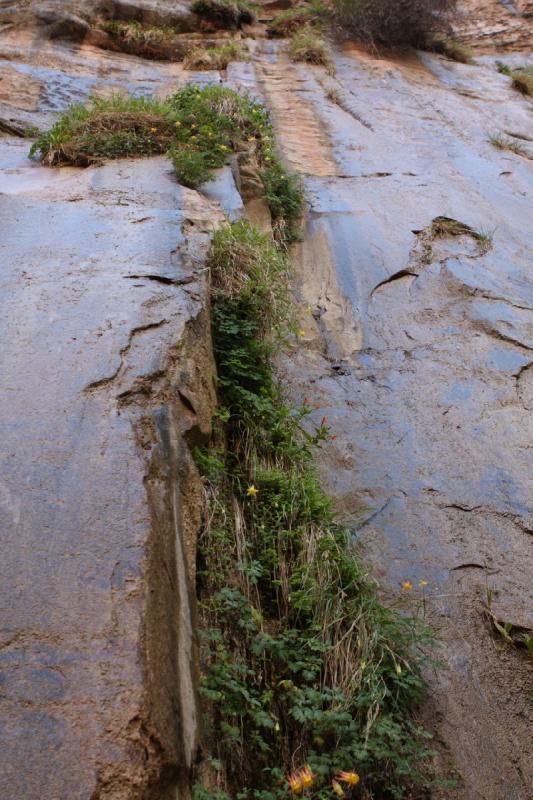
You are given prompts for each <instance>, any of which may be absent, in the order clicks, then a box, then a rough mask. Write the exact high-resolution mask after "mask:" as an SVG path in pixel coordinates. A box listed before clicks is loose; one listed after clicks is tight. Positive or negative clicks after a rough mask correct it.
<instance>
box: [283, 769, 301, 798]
mask: <svg viewBox="0 0 533 800" xmlns="http://www.w3.org/2000/svg"><path fill="white" fill-rule="evenodd" d="M287 781H288V783H289V788H290V790H291V792H292V793H293V794H301V793H302V791H303V788H304V785H303V782H302V777H301V775H300V773H299V772H292V773H291V774H290V775H289V777H288V778H287Z"/></svg>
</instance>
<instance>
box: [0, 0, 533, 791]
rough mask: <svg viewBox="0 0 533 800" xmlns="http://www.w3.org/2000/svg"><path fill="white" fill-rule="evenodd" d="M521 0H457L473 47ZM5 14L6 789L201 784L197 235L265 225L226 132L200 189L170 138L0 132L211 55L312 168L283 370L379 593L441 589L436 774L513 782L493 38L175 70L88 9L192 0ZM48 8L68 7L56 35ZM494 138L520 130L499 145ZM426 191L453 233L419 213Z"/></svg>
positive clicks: (505, 175)
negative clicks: (308, 412) (43, 159)
mask: <svg viewBox="0 0 533 800" xmlns="http://www.w3.org/2000/svg"><path fill="white" fill-rule="evenodd" d="M269 5H271V6H272V9H273V6H274V4H267V6H269ZM277 5H278V7H279V8H281V7H285V6H286V4H285V3H278V4H277ZM508 5H509V4H507V5H505V6H504V5H502V4H497V3H495V2H490V3H489V2H487V3H486V4H485V5H483V7H482V6H481V5H478V6H475V9H474V4H473V3H472V4H469V6H468V8H469V9H470V10H471V12H472V14H473V15H474V16H475V19H476V20H477V21H476V24H475V25H473V26H472V25H471V33H470V34H467V33H466V34H465V38H466V39H467V40H468V41H469V43H470V44H474V45H476V43H479V47H480V49H481V50H483V49H486V48H487V44H486V38H488V37H489V36H490V37H492V38H491V42H492V44H494V43H496V44H497V46H498V47H503V48H507V49H510V48H514V49H517V50H518V51H523V50H524V48H525V47H526V46H528V45H527V42H528V41H530V40H528V39H527V37H528V36H529V34H528V33H527V31H528V30H529V29H528V27H527V25H529V22H527V20H529V17H528V16H527V15H528V14H529V11H528V8H527V4H526V3H520V4H519V3H516V4H514V6H513V8H514V10H513V9H510V8H509V7H508ZM67 6H68V7H67ZM37 7H39V8H40V9H41V10H40V11H39V13H41V14H43V13H45V15H48V16H46V18H44V17H42V18H41V20H40V21H36V19H37V16H36V13H35V12H36V9H37V11H38V8H37ZM43 9H44V11H43ZM272 9H269V8H267V10H266V11H265V18H266V17H267V16H268V15H269V14H270V13H271V12H272V13H274V11H275V9H274V10H272ZM0 11H2V17H1V20H2V21H3V22H6V20H7V24H5V25H4V26H3V28H0V32H1V35H0V204H1V205H2V221H3V224H2V235H1V238H0V248H1V250H0V252H1V253H2V255H3V258H2V263H3V264H4V266H3V269H2V273H1V276H0V277H1V281H2V289H1V293H0V297H1V305H0V320H1V322H0V324H1V325H2V328H3V333H2V341H3V342H5V343H6V345H5V346H4V352H3V359H2V371H3V375H2V380H1V382H0V386H1V391H2V393H3V398H2V408H3V412H2V431H1V434H2V441H3V448H2V457H1V458H2V460H1V469H0V516H1V518H2V522H1V525H2V530H3V531H5V541H6V545H5V558H4V564H3V567H2V571H3V572H2V574H3V577H2V584H3V588H4V592H3V596H4V602H5V608H4V610H3V612H2V647H1V649H0V670H1V674H2V680H3V683H2V686H3V693H4V701H3V702H4V707H3V709H2V734H1V737H2V752H3V758H2V765H3V773H2V777H1V778H0V795H1V796H2V797H3V796H5V797H15V796H18V797H22V798H28V800H29V798H34V797H35V798H41V797H42V798H45V797H46V798H54V800H55V799H56V798H57V800H67V798H68V800H73V799H75V798H80V800H82V799H83V800H104V799H105V800H110V799H111V798H112V799H113V800H135V799H136V798H139V799H140V798H142V799H143V800H144V799H145V798H147V799H148V800H156V798H157V800H167V798H169V799H170V798H171V797H172V798H174V797H175V796H176V790H177V789H179V790H180V797H181V796H183V797H186V796H187V789H186V783H187V776H186V772H187V766H188V764H190V761H191V759H192V758H193V757H194V750H195V747H196V743H197V712H196V700H195V689H194V687H195V681H196V674H195V673H196V669H197V665H196V662H195V652H194V641H193V636H192V626H193V623H194V619H193V616H194V612H193V607H192V605H191V601H190V580H191V577H192V576H193V574H194V557H195V554H194V550H195V542H194V536H195V530H196V528H197V525H198V513H199V497H198V485H197V483H196V478H195V473H194V469H193V467H192V465H191V462H190V457H189V454H188V453H189V451H188V446H187V445H186V441H187V442H189V443H190V442H194V441H198V440H201V439H202V437H203V436H205V435H206V434H207V431H208V420H209V417H210V412H211V409H212V404H213V389H212V385H211V381H210V376H211V374H212V364H211V362H210V354H209V341H208V330H209V326H208V324H207V319H206V316H205V304H204V300H205V285H204V274H203V272H202V258H203V253H204V252H205V248H206V246H207V239H208V231H209V230H210V229H211V228H212V226H213V225H214V224H216V223H217V221H219V220H220V219H221V213H220V211H219V207H221V208H222V209H223V210H224V211H225V212H226V214H227V215H228V216H229V217H230V218H237V217H239V216H240V215H241V214H242V213H246V214H247V215H248V216H249V217H250V218H252V219H255V220H256V221H257V222H258V223H259V224H260V225H261V226H262V227H264V228H268V226H269V224H270V219H269V215H268V213H267V210H266V208H265V204H264V200H263V199H261V198H256V197H254V196H253V194H254V192H253V191H251V190H250V193H251V197H250V198H247V196H246V195H247V189H246V188H245V189H243V188H242V184H243V183H244V185H245V187H248V189H250V187H251V188H253V184H254V179H255V176H254V173H253V169H252V168H251V167H250V165H249V164H246V163H244V164H242V163H241V164H240V163H239V159H238V158H236V159H235V160H234V161H235V163H233V164H232V165H231V167H226V168H224V169H223V170H221V171H220V172H219V173H218V174H217V175H216V176H215V177H214V179H213V181H211V182H210V184H208V185H206V186H205V187H204V196H203V197H202V196H201V195H200V194H198V193H195V192H191V191H188V190H185V189H183V188H182V187H179V186H178V185H177V183H176V182H175V180H174V179H173V178H172V176H171V175H170V167H169V164H168V162H167V161H166V160H165V159H154V160H149V161H137V162H129V161H120V162H114V163H110V164H107V165H105V166H103V167H99V168H90V169H88V170H85V171H81V170H74V169H68V168H67V169H62V170H53V169H45V168H42V167H39V166H37V165H35V164H32V163H31V162H29V161H28V160H27V157H26V156H27V150H28V147H29V143H28V142H25V141H23V140H22V139H21V138H15V137H14V136H13V134H20V133H23V132H24V130H25V129H28V128H29V127H30V126H32V125H39V126H41V127H43V128H44V127H46V126H47V125H49V124H50V123H51V121H53V119H55V117H56V115H57V113H58V112H60V111H62V110H63V109H65V108H66V107H67V106H68V105H70V104H71V103H73V102H81V101H84V100H86V99H87V98H88V97H89V95H90V94H92V93H96V94H103V95H105V94H109V93H112V92H115V91H118V90H120V91H125V92H129V93H133V94H137V95H141V94H156V95H158V96H164V95H166V94H169V93H170V92H171V91H172V90H175V89H176V88H177V87H179V86H180V85H183V84H184V83H185V82H186V81H187V80H194V81H195V82H199V83H205V82H207V81H215V82H219V81H222V80H225V81H226V82H227V83H228V84H229V85H231V86H233V87H234V88H237V89H239V90H241V91H246V92H249V93H251V94H253V95H254V96H257V97H259V98H260V99H262V101H263V102H265V104H266V105H267V106H268V107H269V109H270V110H271V112H272V116H273V121H274V125H275V129H276V134H277V137H278V140H279V143H280V146H281V149H282V152H283V155H284V158H285V160H286V161H287V163H288V164H289V165H290V166H292V167H293V169H295V170H297V171H300V172H302V173H303V174H304V175H305V176H306V177H305V186H306V191H307V198H308V203H309V208H308V214H307V220H306V234H305V238H304V241H303V242H302V243H301V244H300V245H297V246H296V248H295V251H294V258H295V263H296V265H297V268H298V293H299V297H300V299H301V311H302V327H303V328H304V330H305V335H304V336H303V337H302V346H301V347H299V348H298V349H297V350H295V351H294V352H292V353H291V355H290V359H289V362H288V363H286V364H285V367H283V366H282V373H284V374H285V376H286V378H287V384H288V387H289V389H290V391H291V392H292V393H293V394H294V396H295V397H297V398H298V399H301V398H302V397H303V396H307V397H308V398H309V399H310V400H311V399H312V400H313V401H314V402H316V403H317V404H319V405H320V406H321V409H320V410H317V412H316V413H317V415H318V418H321V417H322V416H323V415H324V413H326V414H327V416H328V418H329V421H330V423H331V425H332V433H333V434H334V435H335V437H336V438H335V439H334V440H332V441H330V442H328V444H327V446H325V447H324V450H323V459H322V461H321V464H320V466H321V468H322V471H323V475H324V480H325V483H326V484H327V486H328V488H330V489H331V490H332V491H333V492H334V493H335V494H337V495H338V496H339V498H340V500H339V507H340V510H341V511H342V512H343V513H345V514H346V516H347V517H349V518H355V519H356V520H358V524H357V536H358V538H359V539H360V541H361V546H362V547H363V548H364V550H365V552H366V554H367V556H368V557H369V559H370V560H371V561H372V563H373V564H374V572H375V574H376V577H377V579H378V580H379V582H380V585H381V587H382V590H383V591H384V593H385V594H387V595H390V596H391V597H392V598H393V599H394V600H395V599H396V598H397V595H398V592H399V591H400V589H399V587H400V585H401V582H402V581H403V580H406V579H409V580H411V581H412V582H413V584H414V586H415V589H414V591H413V594H415V595H416V597H418V598H420V597H421V595H422V590H421V589H420V588H419V581H427V583H428V585H427V587H426V588H424V604H425V608H426V612H427V614H428V617H429V619H430V621H431V622H432V624H433V625H434V626H435V627H436V629H437V632H438V634H439V636H440V637H441V639H442V641H443V647H442V651H441V653H440V657H441V659H442V661H443V662H444V665H445V668H444V669H443V670H439V671H436V672H435V673H434V674H433V673H432V674H431V675H429V678H430V682H431V686H432V694H431V699H430V702H429V704H428V706H427V708H426V711H425V714H426V721H427V723H428V725H429V726H430V727H431V728H432V729H433V730H434V731H435V733H436V738H437V745H438V748H439V750H440V753H441V758H442V771H443V772H445V771H446V766H447V763H448V762H450V763H452V764H454V765H455V767H456V768H457V769H458V771H459V773H460V776H461V779H462V784H461V787H460V789H458V790H457V791H456V792H454V791H453V790H446V791H444V793H443V794H442V797H443V798H447V799H448V798H449V800H452V799H453V800H481V799H482V800H529V797H530V786H531V784H532V783H533V777H532V765H531V752H530V731H531V722H532V719H531V708H530V707H529V706H528V696H530V693H531V688H532V682H531V671H530V670H529V668H528V667H527V665H526V661H525V659H524V657H523V654H522V653H521V652H519V651H518V650H514V649H512V648H509V647H505V646H504V645H503V643H502V642H501V641H499V640H498V639H497V638H495V637H494V631H493V630H492V629H491V628H490V625H489V624H488V622H487V619H486V616H485V615H484V613H483V606H484V604H485V602H486V590H487V588H490V589H491V590H492V592H493V611H494V613H495V615H496V616H497V618H498V619H500V620H502V621H504V622H512V623H513V624H515V625H519V626H521V627H523V629H524V630H531V629H532V628H533V619H532V617H531V609H532V603H531V599H532V598H531V586H532V583H533V582H532V575H533V565H532V557H533V556H532V539H531V536H532V531H533V511H532V508H533V484H532V479H531V475H532V471H531V457H530V454H531V449H532V445H533V442H532V437H533V428H532V421H531V409H532V408H533V377H532V376H533V366H532V364H533V358H532V355H531V354H532V352H533V283H532V278H531V243H530V241H529V238H530V237H529V228H530V210H531V193H532V160H531V157H530V156H533V145H531V144H530V139H531V138H532V135H531V109H532V105H531V101H530V100H528V99H527V98H525V97H522V96H520V95H518V94H517V93H516V92H513V90H512V89H511V87H510V82H509V79H508V78H507V77H506V76H504V75H500V74H498V72H497V70H496V65H495V59H496V57H497V56H478V57H477V61H478V64H477V66H467V65H460V64H455V63H452V62H449V61H447V60H445V59H443V58H440V57H438V56H433V55H427V54H412V55H410V56H405V57H394V58H387V57H382V58H376V57H374V56H371V55H369V54H367V53H365V52H363V51H362V50H361V49H359V48H357V47H355V46H353V45H346V46H345V47H343V48H342V49H341V50H339V52H338V53H337V54H336V69H337V72H336V76H332V75H328V74H326V72H325V71H324V70H323V69H322V68H316V67H311V66H307V65H306V66H305V67H301V66H296V65H293V64H291V63H290V62H289V60H288V57H287V54H286V44H285V43H283V42H269V41H265V40H263V39H262V38H261V37H260V36H259V37H258V38H255V39H250V40H248V41H247V45H248V48H249V50H250V53H251V61H250V62H249V63H241V64H233V65H230V67H229V68H228V70H227V73H225V74H220V73H217V72H213V71H212V72H209V73H194V74H193V73H188V72H187V71H185V70H183V69H182V68H181V66H180V65H179V64H171V63H165V62H157V63H155V62H150V61H146V60H142V59H140V58H135V57H132V56H129V55H125V54H123V53H111V52H109V51H105V50H102V49H100V48H99V47H96V46H94V44H95V43H96V42H91V37H90V35H89V36H84V37H83V39H84V41H83V42H81V43H79V42H76V41H74V40H73V39H76V38H77V37H78V38H79V37H81V33H79V32H80V31H81V30H83V29H84V27H85V25H86V24H89V26H92V24H93V20H94V19H95V18H96V15H97V14H102V13H103V14H106V15H108V16H111V17H114V18H120V19H134V20H138V21H143V22H145V23H147V24H175V23H174V21H173V20H174V18H173V17H171V15H172V14H175V15H177V16H178V17H180V18H183V15H184V14H185V15H186V14H187V12H188V9H187V7H186V6H182V5H181V4H176V3H170V2H156V1H155V0H153V1H152V0H150V2H149V1H148V0H147V1H146V2H141V0H138V1H136V2H129V0H128V2H126V1H125V0H124V1H122V0H120V1H119V0H116V2H108V3H100V4H97V3H82V4H75V3H69V4H65V3H62V2H55V3H54V2H52V0H50V2H47V3H38V4H37V3H35V4H32V3H25V4H16V5H15V6H14V5H13V4H7V5H6V4H4V5H2V4H1V3H0ZM515 11H516V14H515ZM3 12H6V14H5V15H4V14H3ZM25 15H26V16H25ZM50 15H52V16H50ZM54 15H55V16H54ZM68 15H73V16H74V17H75V20H74V23H72V19H70V17H69V19H70V22H69V21H68V19H67V16H68ZM169 15H170V16H169ZM473 18H474V17H473ZM17 20H19V22H20V21H21V20H22V21H23V20H26V21H27V24H26V22H24V24H22V23H21V24H20V25H17V24H16V22H17ZM516 20H518V23H519V27H518V26H517V25H516V24H515V22H516ZM467 22H469V20H468V19H467ZM58 23H60V24H61V25H70V24H71V23H72V24H73V25H74V27H73V28H72V29H70V31H66V32H65V31H63V32H62V33H60V34H58V36H59V38H54V37H53V31H52V29H53V26H54V25H57V24H58ZM465 24H466V23H465ZM77 26H78V27H77ZM491 26H492V28H491ZM494 26H496V27H497V30H498V31H499V33H498V32H496V33H495V27H494ZM498 26H499V27H498ZM91 30H92V28H91ZM465 30H466V28H465ZM491 30H492V33H491ZM77 31H78V32H77ZM482 31H485V33H482ZM254 35H255V34H254ZM469 36H470V40H469V39H468V37H469ZM51 37H52V38H51ZM505 60H506V63H509V64H510V66H519V65H521V64H522V63H523V62H524V54H523V52H518V53H517V54H516V55H513V54H512V53H510V54H508V53H506V57H505ZM331 90H334V92H332V91H331ZM332 98H333V99H332ZM2 132H4V134H7V135H4V136H3V137H2ZM490 132H505V133H506V135H510V136H512V137H515V139H516V140H517V141H520V142H522V143H523V144H524V146H525V147H526V155H524V156H519V155H515V154H513V153H509V152H499V151H496V150H495V149H494V148H493V147H492V146H491V145H490V144H489V143H488V141H487V136H488V133H490ZM241 161H242V159H241ZM245 161H246V160H245ZM243 166H244V169H243ZM238 186H240V187H241V190H242V194H243V195H244V201H245V203H243V199H242V198H241V195H240V194H239V192H238V189H237V187H238ZM439 217H447V218H450V219H453V220H456V221H458V222H459V223H462V224H463V225H466V226H469V229H467V228H463V229H462V230H461V231H460V232H459V233H457V232H456V233H455V234H441V235H435V232H434V230H433V229H432V224H433V221H434V220H436V219H437V218H439ZM480 232H481V237H479V233H480ZM184 437H186V438H184ZM29 732H31V733H30V734H29ZM51 764H52V765H53V768H52V769H51V768H50V765H51Z"/></svg>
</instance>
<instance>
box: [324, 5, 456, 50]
mask: <svg viewBox="0 0 533 800" xmlns="http://www.w3.org/2000/svg"><path fill="white" fill-rule="evenodd" d="M334 5H335V8H336V12H337V16H338V18H339V20H340V22H341V24H342V25H343V27H344V28H345V29H348V30H351V31H352V32H353V33H355V35H356V36H358V37H359V38H360V39H362V40H363V41H366V42H367V43H369V44H371V45H379V44H383V45H411V46H413V47H426V46H428V44H429V43H430V42H431V41H432V40H433V38H434V37H435V35H436V34H438V33H441V32H442V31H443V30H447V28H448V27H449V20H450V17H451V15H452V14H453V12H454V10H455V5H456V0H401V2H398V0H334Z"/></svg>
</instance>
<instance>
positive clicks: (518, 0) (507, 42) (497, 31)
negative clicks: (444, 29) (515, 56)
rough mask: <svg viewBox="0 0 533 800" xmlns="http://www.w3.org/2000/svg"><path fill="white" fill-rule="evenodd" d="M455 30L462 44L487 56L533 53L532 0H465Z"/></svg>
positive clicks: (460, 5)
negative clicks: (532, 50)
mask: <svg viewBox="0 0 533 800" xmlns="http://www.w3.org/2000/svg"><path fill="white" fill-rule="evenodd" d="M458 8H459V13H460V18H459V20H458V21H457V23H456V24H454V28H455V30H456V33H457V35H458V36H459V38H460V39H461V41H463V42H465V44H467V45H468V46H469V47H472V48H473V49H474V50H476V51H482V52H486V53H497V52H505V51H509V52H517V51H524V52H526V53H531V43H532V42H533V19H532V18H533V3H532V2H531V0H462V2H461V1H460V2H459V6H458Z"/></svg>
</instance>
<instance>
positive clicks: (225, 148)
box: [219, 144, 228, 150]
mask: <svg viewBox="0 0 533 800" xmlns="http://www.w3.org/2000/svg"><path fill="white" fill-rule="evenodd" d="M219 147H220V149H221V150H227V149H228V148H227V147H226V145H225V144H220V145H219Z"/></svg>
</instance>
